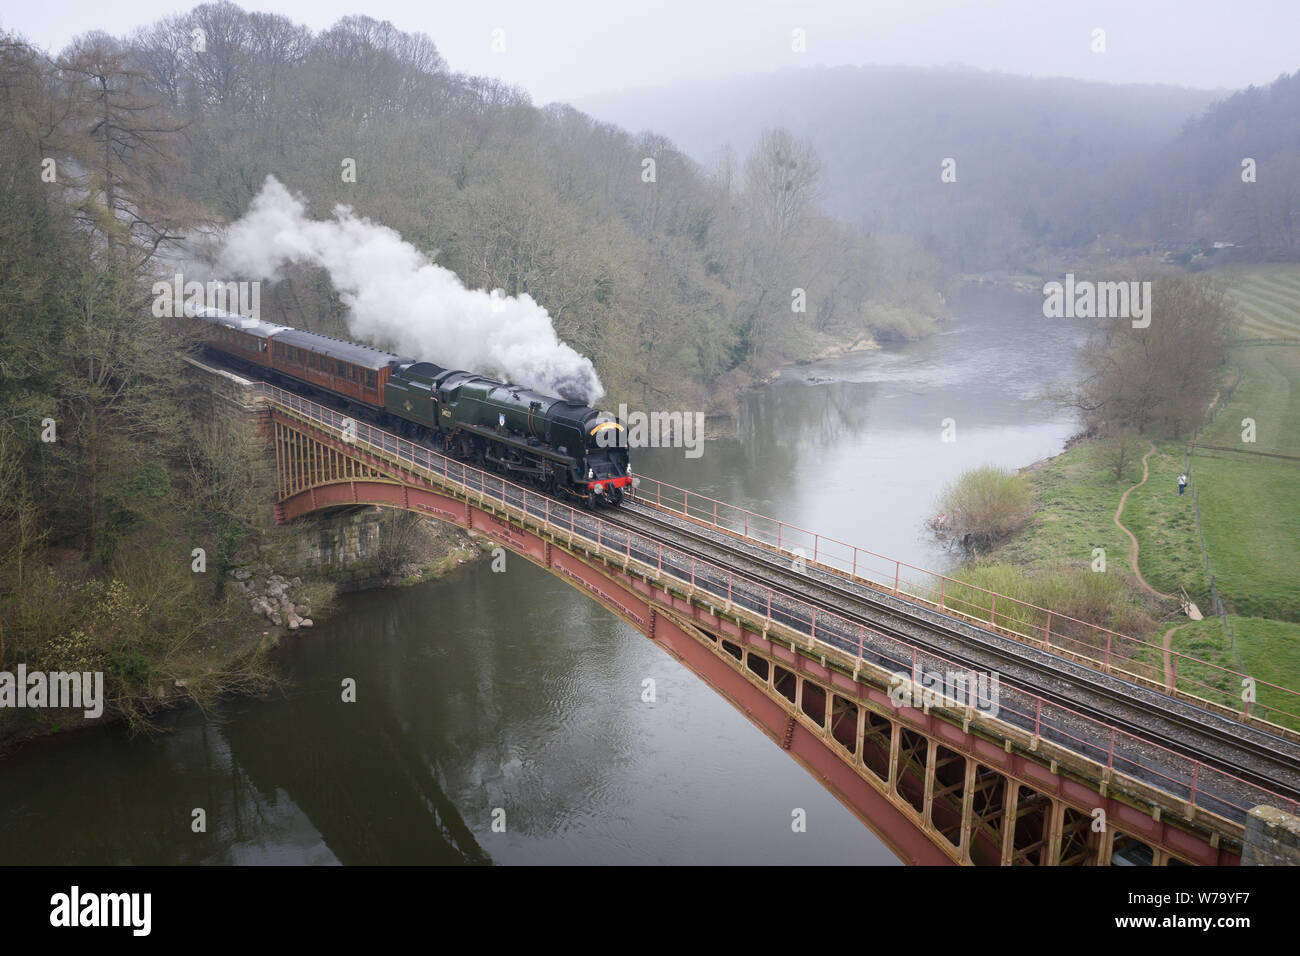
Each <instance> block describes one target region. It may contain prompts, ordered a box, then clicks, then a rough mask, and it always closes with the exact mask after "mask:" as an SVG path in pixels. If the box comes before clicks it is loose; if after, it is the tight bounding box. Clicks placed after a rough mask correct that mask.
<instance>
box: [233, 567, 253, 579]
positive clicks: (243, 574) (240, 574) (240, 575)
mask: <svg viewBox="0 0 1300 956" xmlns="http://www.w3.org/2000/svg"><path fill="white" fill-rule="evenodd" d="M230 574H231V576H232V577H233V578H234V579H235V580H236V581H247V580H248V579H249V578H251V577H252V576H253V572H252V571H245V570H243V569H242V568H241V569H240V570H238V571H231V572H230Z"/></svg>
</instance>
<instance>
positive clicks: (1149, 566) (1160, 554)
mask: <svg viewBox="0 0 1300 956" xmlns="http://www.w3.org/2000/svg"><path fill="white" fill-rule="evenodd" d="M1288 281H1289V282H1291V283H1293V284H1294V285H1296V286H1297V287H1300V270H1294V269H1293V270H1291V272H1290V273H1289V274H1288V275H1287V276H1286V278H1282V277H1281V276H1279V275H1278V273H1277V270H1270V271H1269V272H1268V274H1267V277H1266V278H1265V279H1264V280H1263V281H1262V283H1256V282H1254V281H1253V280H1252V279H1251V278H1250V277H1247V280H1246V283H1245V288H1247V289H1248V290H1251V291H1250V292H1249V293H1248V294H1249V295H1250V300H1251V301H1252V302H1253V303H1254V306H1253V309H1252V312H1251V313H1249V317H1250V319H1251V321H1250V322H1248V324H1247V325H1246V331H1247V335H1248V336H1251V335H1253V336H1254V337H1255V338H1256V339H1258V338H1262V337H1267V338H1268V339H1269V340H1270V342H1271V341H1273V340H1275V339H1276V338H1277V337H1279V336H1288V335H1294V336H1297V337H1300V311H1298V310H1300V306H1298V305H1297V304H1295V303H1300V298H1290V297H1288V296H1286V295H1284V294H1282V293H1283V292H1285V290H1286V288H1288V287H1287V286H1282V285H1279V283H1283V282H1288ZM1275 286H1278V287H1277V288H1274V287H1275ZM1269 304H1271V305H1273V306H1274V307H1275V308H1274V310H1273V311H1272V312H1271V313H1270V312H1266V309H1267V307H1268V305H1269ZM1238 383H1239V384H1238ZM1221 385H1222V389H1221V394H1222V395H1223V396H1224V401H1223V403H1222V404H1221V407H1219V408H1217V409H1216V410H1215V411H1216V413H1215V414H1213V416H1212V418H1211V419H1210V421H1209V422H1208V423H1207V424H1206V425H1205V426H1204V427H1203V428H1202V430H1201V432H1200V433H1199V435H1198V436H1197V437H1196V438H1195V439H1194V441H1193V442H1191V443H1190V445H1189V444H1188V443H1184V442H1181V441H1155V442H1148V441H1147V440H1145V439H1138V440H1135V441H1132V442H1130V447H1128V448H1127V449H1125V450H1124V452H1123V454H1122V455H1121V449H1120V447H1119V443H1118V441H1117V440H1114V439H1111V440H1103V439H1096V438H1086V439H1082V440H1075V441H1072V442H1071V443H1069V445H1068V446H1067V449H1066V450H1065V451H1064V452H1062V453H1061V454H1059V455H1056V456H1054V457H1052V458H1049V459H1046V460H1043V461H1039V462H1035V463H1034V464H1033V465H1030V466H1028V467H1027V468H1024V469H1022V470H1021V473H1022V474H1023V475H1024V476H1025V478H1026V480H1027V481H1028V482H1029V484H1030V487H1031V489H1032V491H1033V494H1034V497H1035V500H1036V502H1037V504H1036V509H1035V514H1034V516H1033V518H1032V520H1031V521H1030V522H1029V523H1028V524H1027V525H1026V526H1025V527H1024V528H1023V529H1021V530H1020V531H1019V532H1018V533H1017V534H1015V535H1014V536H1013V537H1012V538H1011V539H1010V540H1009V541H1007V542H1006V543H1004V544H1003V545H1002V546H1001V547H999V548H998V549H997V550H996V551H995V552H994V553H993V554H991V555H989V556H988V557H987V558H986V559H985V561H984V564H986V565H988V564H992V565H996V566H998V567H1000V568H1001V569H1003V570H1001V571H999V572H997V573H1002V574H1005V575H1008V576H1013V577H1015V576H1018V577H1032V576H1034V575H1042V574H1045V573H1048V571H1049V569H1057V568H1062V567H1064V568H1073V569H1075V570H1076V571H1077V570H1082V569H1088V568H1092V569H1093V570H1094V572H1095V570H1096V567H1097V559H1098V556H1099V555H1100V556H1102V557H1103V560H1104V565H1103V566H1104V568H1105V573H1106V574H1107V575H1117V576H1118V577H1119V579H1120V580H1121V581H1123V583H1124V592H1125V595H1126V598H1125V599H1126V600H1128V601H1131V602H1133V603H1134V604H1135V605H1142V606H1145V607H1146V608H1148V610H1149V612H1150V623H1149V624H1148V625H1147V626H1146V627H1145V628H1143V629H1142V630H1141V631H1140V632H1138V633H1133V635H1132V636H1134V637H1138V638H1141V639H1143V640H1145V641H1148V642H1151V643H1152V644H1154V645H1156V646H1159V645H1161V644H1162V643H1164V644H1165V645H1166V646H1167V648H1168V649H1169V650H1172V651H1176V652H1182V653H1184V654H1187V655H1189V656H1192V657H1196V658H1199V659H1201V660H1205V661H1207V662H1209V663H1213V664H1216V665H1218V666H1220V667H1222V668H1226V669H1228V670H1231V671H1237V672H1241V673H1244V674H1248V675H1250V676H1252V677H1254V678H1255V679H1256V680H1257V681H1259V682H1261V684H1262V683H1271V684H1276V685H1279V686H1282V687H1292V688H1295V687H1300V579H1297V577H1296V575H1295V568H1296V567H1297V566H1298V565H1300V498H1298V497H1297V495H1296V492H1295V489H1296V484H1297V480H1298V479H1300V348H1297V347H1294V346H1287V345H1279V344H1267V345H1262V344H1249V345H1243V346H1241V347H1238V348H1235V349H1234V350H1233V351H1232V353H1231V358H1230V368H1228V369H1227V370H1226V371H1225V373H1224V376H1223V379H1222V382H1221ZM1148 452H1149V453H1148ZM1144 455H1145V456H1146V457H1147V471H1148V472H1149V479H1148V480H1147V481H1146V482H1145V483H1139V482H1141V478H1142V473H1143V465H1142V459H1143V456H1144ZM1121 457H1122V458H1123V461H1121V460H1120V459H1121ZM1182 473H1186V474H1187V475H1188V476H1189V479H1190V484H1189V487H1188V490H1187V493H1185V494H1182V495H1180V494H1179V492H1178V486H1177V476H1178V475H1179V474H1182ZM1126 492H1127V493H1128V498H1127V500H1126V501H1125V505H1124V508H1123V511H1122V516H1121V517H1120V519H1118V520H1117V519H1116V510H1117V506H1118V504H1119V502H1120V499H1121V497H1122V496H1123V495H1124V494H1125V493H1126ZM1121 524H1122V525H1123V527H1121ZM1125 527H1126V528H1127V529H1128V530H1129V531H1131V532H1132V534H1133V536H1134V538H1135V539H1136V548H1137V554H1136V559H1135V563H1136V569H1137V571H1138V572H1139V574H1140V577H1141V579H1143V580H1144V581H1145V582H1146V583H1147V584H1149V586H1150V589H1147V588H1144V587H1143V585H1142V582H1141V581H1139V574H1135V573H1134V572H1133V571H1132V570H1131V569H1130V568H1129V566H1128V565H1129V554H1130V549H1131V546H1132V544H1131V542H1130V541H1129V539H1128V536H1127V535H1126V534H1125V531H1124V528H1125ZM983 573H985V574H988V573H990V572H988V571H984V572H983ZM1152 592H1155V593H1152ZM1183 595H1186V596H1187V598H1189V599H1190V600H1191V601H1192V602H1193V603H1194V604H1195V605H1196V606H1197V608H1198V609H1199V610H1200V611H1201V612H1202V613H1203V615H1204V619H1203V620H1200V621H1194V620H1189V618H1188V617H1186V616H1184V613H1183V609H1182V606H1181V603H1182V602H1181V599H1182V597H1183ZM1220 609H1221V613H1220ZM1116 630H1122V628H1116ZM1205 676H1206V679H1207V680H1210V681H1211V682H1214V683H1216V685H1223V686H1222V687H1221V689H1222V690H1224V691H1225V692H1230V693H1232V694H1234V695H1235V694H1237V693H1239V692H1240V688H1237V687H1228V686H1227V685H1226V682H1227V678H1226V677H1224V676H1222V675H1220V676H1218V677H1215V678H1210V677H1209V675H1208V674H1207V675H1205ZM1273 699H1274V695H1273V694H1272V693H1271V692H1270V691H1269V689H1268V688H1267V687H1263V688H1262V689H1261V691H1260V694H1259V700H1260V701H1261V703H1269V702H1270V701H1271V700H1273ZM1279 703H1281V702H1280V701H1279ZM1291 706H1292V709H1294V707H1293V705H1291Z"/></svg>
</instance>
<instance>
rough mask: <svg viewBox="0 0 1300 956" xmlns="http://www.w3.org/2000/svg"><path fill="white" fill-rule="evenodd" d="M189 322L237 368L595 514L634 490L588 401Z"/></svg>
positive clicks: (306, 336)
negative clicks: (288, 384) (283, 382)
mask: <svg viewBox="0 0 1300 956" xmlns="http://www.w3.org/2000/svg"><path fill="white" fill-rule="evenodd" d="M181 323H182V325H187V326H188V327H189V328H190V329H192V330H194V331H195V332H197V336H198V339H199V341H200V342H201V343H202V344H203V346H204V347H206V348H207V349H209V350H211V351H212V352H215V353H218V354H220V355H222V356H225V357H226V358H227V359H229V360H232V361H233V362H235V363H236V364H239V365H241V366H244V367H251V368H253V369H255V370H256V371H257V372H258V373H259V374H261V375H263V376H266V377H268V378H275V377H277V376H282V377H283V378H286V379H289V380H291V381H292V382H294V383H297V384H298V385H299V386H300V387H301V386H304V385H305V386H307V388H308V390H314V391H316V392H320V393H323V394H324V395H326V396H329V397H330V398H332V399H334V400H335V402H336V404H337V403H338V402H339V401H340V400H341V401H342V403H343V404H345V405H346V406H347V407H348V408H349V409H350V410H353V409H355V410H358V411H362V412H363V413H365V414H366V417H367V418H370V419H371V420H373V421H375V423H376V424H377V425H379V426H380V427H382V428H388V429H390V430H392V431H395V432H397V433H398V434H401V435H403V436H405V437H408V438H412V439H414V440H417V441H420V442H423V443H424V444H427V445H430V446H432V447H435V448H438V449H441V450H442V451H444V452H445V453H446V454H448V455H450V456H451V457H454V458H458V459H460V460H462V461H465V462H469V463H471V464H475V465H479V466H481V467H487V468H491V469H493V470H495V471H498V472H500V473H501V474H503V475H505V476H506V477H508V478H510V479H511V480H513V481H521V482H528V483H530V484H532V485H533V486H534V487H537V488H540V489H541V490H543V491H546V492H548V493H551V494H555V495H557V496H559V497H567V498H572V499H576V500H577V501H579V502H581V503H582V504H584V505H586V506H587V507H590V508H594V507H596V506H597V505H617V504H618V503H620V502H621V501H622V500H623V494H624V489H625V488H627V487H629V486H630V485H631V484H632V466H631V464H630V463H629V461H628V452H627V441H626V430H625V428H624V426H623V424H622V423H621V422H619V421H618V419H617V418H614V417H612V416H610V415H608V414H606V413H605V412H600V411H597V410H596V409H594V408H590V407H589V406H587V405H583V404H581V403H579V402H571V401H567V400H565V399H563V398H555V397H553V396H549V395H541V394H538V393H536V392H532V391H529V390H527V389H524V388H521V387H520V386H518V385H509V384H506V383H503V382H495V381H493V380H492V379H489V378H484V377H483V376H481V375H475V374H474V373H472V372H464V371H457V370H450V369H444V368H442V367H440V366H438V365H434V364H433V363H432V362H417V361H415V360H413V359H408V358H402V357H400V356H397V355H394V354H392V353H391V352H384V351H381V350H379V349H375V348H371V347H370V346H367V345H357V344H355V343H353V342H345V341H343V340H341V339H335V338H331V337H329V336H326V335H318V334H316V333H314V332H304V331H302V330H300V329H295V328H291V327H290V326H286V325H274V324H271V323H269V322H263V321H261V320H260V319H248V318H244V317H243V316H239V315H231V314H230V313H227V312H222V311H220V310H217V309H208V308H202V307H200V308H194V307H191V306H187V307H186V309H185V319H183V320H181Z"/></svg>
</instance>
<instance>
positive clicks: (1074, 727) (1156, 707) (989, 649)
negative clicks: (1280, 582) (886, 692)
mask: <svg viewBox="0 0 1300 956" xmlns="http://www.w3.org/2000/svg"><path fill="white" fill-rule="evenodd" d="M603 517H604V518H605V520H606V521H607V522H609V523H612V524H617V525H619V526H620V527H623V528H625V529H627V531H628V532H629V533H631V534H634V535H638V536H643V537H644V538H646V539H648V540H650V541H655V542H658V543H659V544H662V545H664V546H666V547H670V548H673V549H674V550H676V551H679V552H681V553H683V554H686V555H689V556H691V557H694V558H696V559H697V560H702V561H705V562H708V563H709V564H712V565H724V566H728V567H730V568H731V569H732V570H734V571H736V572H737V573H738V574H742V575H746V576H752V578H753V581H754V583H755V585H757V586H758V587H759V588H762V589H763V590H766V589H767V588H771V589H772V591H774V592H777V593H779V594H782V595H784V596H785V597H786V599H787V600H788V602H789V604H788V607H794V606H796V605H798V604H802V605H805V606H812V607H815V608H818V609H820V610H823V611H825V612H827V613H828V614H833V615H836V616H837V617H839V618H845V619H848V620H850V621H852V622H854V623H857V624H861V625H863V626H865V627H868V628H870V629H872V630H873V631H875V632H877V633H880V634H883V635H885V636H887V637H893V638H897V639H899V640H902V641H906V642H907V643H909V644H914V645H920V646H922V647H924V648H928V649H929V650H931V651H932V652H933V653H934V654H935V655H936V657H937V658H939V659H941V660H942V661H945V662H947V663H948V664H949V665H951V664H957V665H959V666H961V667H963V668H968V669H970V670H972V671H974V672H976V673H980V672H984V673H998V674H1000V675H1001V676H1002V677H1003V678H1004V679H1006V680H1007V681H1009V682H1010V683H1011V684H1013V685H1014V686H1016V687H1017V688H1019V689H1021V690H1024V691H1028V692H1030V693H1032V694H1034V695H1037V696H1038V697H1041V698H1043V699H1044V700H1046V701H1050V702H1052V703H1055V704H1056V705H1058V706H1059V707H1060V708H1062V712H1060V713H1057V714H1053V715H1046V714H1044V715H1035V716H1036V717H1038V718H1039V720H1040V721H1041V724H1042V726H1044V727H1046V728H1049V729H1053V730H1057V731H1059V732H1061V734H1062V736H1066V735H1068V736H1069V737H1071V738H1072V739H1071V740H1070V741H1069V742H1068V743H1067V742H1065V741H1062V743H1064V745H1066V746H1070V747H1071V749H1075V750H1078V749H1080V748H1079V746H1078V743H1079V737H1081V736H1082V734H1081V733H1080V731H1081V730H1082V729H1083V728H1081V727H1079V722H1078V721H1077V720H1074V719H1072V717H1071V714H1070V713H1067V712H1066V711H1069V712H1072V713H1073V714H1077V715H1080V716H1083V717H1089V718H1092V719H1093V720H1097V721H1099V722H1101V723H1104V724H1108V725H1110V726H1113V727H1116V728H1118V729H1120V730H1123V731H1127V732H1128V733H1131V734H1133V735H1134V736H1136V737H1139V738H1145V739H1146V740H1148V741H1150V742H1152V743H1155V744H1159V745H1160V746H1162V747H1165V748H1168V750H1170V751H1173V752H1175V753H1178V754H1182V755H1185V756H1187V757H1190V758H1192V759H1194V760H1197V761H1200V762H1201V763H1203V764H1205V765H1207V766H1210V767H1214V768H1216V769H1218V770H1219V771H1221V772H1222V773H1224V774H1227V775H1230V776H1231V777H1233V778H1236V779H1238V780H1240V781H1242V782H1244V783H1247V784H1253V785H1254V786H1257V787H1261V788H1263V789H1266V790H1270V791H1273V792H1275V793H1279V794H1281V795H1282V796H1285V797H1289V798H1290V799H1300V747H1297V746H1296V745H1295V744H1294V743H1292V742H1290V741H1288V740H1286V739H1284V738H1281V737H1278V736H1275V735H1272V734H1269V733H1267V732H1265V731H1262V730H1258V729H1256V728H1253V727H1249V726H1246V725H1244V724H1241V723H1238V722H1235V721H1232V720H1229V719H1227V718H1224V717H1221V716H1219V715H1217V714H1213V713H1211V712H1209V711H1206V710H1203V709H1201V708H1198V707H1195V706H1193V705H1191V704H1188V703H1186V702H1183V701H1180V700H1177V699H1176V698H1172V697H1169V696H1167V695H1164V694H1160V693H1159V692H1156V691H1152V690H1149V689H1147V688H1144V687H1141V686H1139V685H1136V684H1132V683H1130V682H1127V681H1123V680H1121V679H1119V678H1116V677H1111V676H1109V675H1106V674H1103V673H1101V672H1098V671H1095V670H1093V669H1091V668H1087V667H1084V666H1083V665H1079V664H1075V663H1074V662H1072V661H1069V660H1067V659H1065V658H1061V657H1057V656H1056V655H1052V654H1049V653H1047V652H1044V651H1041V650H1038V649H1036V648H1032V647H1028V646H1026V645H1024V644H1021V643H1019V642H1017V641H1014V640H1011V639H1010V638H1005V637H1002V636H1001V635H998V634H994V633H992V632H989V631H985V630H982V629H980V628H977V627H975V626H973V625H969V624H967V623H965V622H962V621H958V620H955V619H952V618H949V617H947V616H945V615H941V614H939V613H937V612H934V611H931V610H930V609H929V608H924V607H920V606H918V605H915V604H911V603H909V602H907V601H903V600H901V599H899V598H896V597H893V596H892V595H886V594H883V593H882V592H880V591H877V590H875V589H872V588H869V587H866V586H863V585H854V584H851V583H849V582H846V581H844V580H843V579H842V578H838V577H837V576H835V575H832V574H829V573H827V572H824V571H820V570H817V569H807V570H802V571H796V570H794V568H793V566H792V562H790V561H782V560H781V559H780V558H778V557H776V555H774V554H773V553H772V552H771V551H768V550H766V549H763V548H761V547H758V546H755V545H750V544H747V543H744V542H741V541H738V540H737V539H735V538H732V537H730V536H726V535H721V534H718V533H716V532H711V531H709V530H707V529H703V528H700V527H699V526H698V525H696V524H694V523H693V522H690V521H687V520H685V519H681V518H676V517H675V516H671V515H666V514H664V513H662V512H660V511H658V510H656V509H654V508H650V507H648V506H646V505H642V504H638V503H635V502H627V503H625V504H624V505H623V507H622V508H620V509H618V511H617V512H615V513H613V514H607V515H604V516H603ZM632 550H634V551H636V550H641V549H637V548H636V547H635V545H634V544H633V546H632ZM699 577H700V576H699V575H698V574H697V575H696V578H697V580H698V579H699ZM732 590H733V597H732V599H733V601H735V599H736V598H735V594H734V591H735V585H734V581H733V582H732ZM751 596H752V595H751ZM750 609H751V610H756V608H752V607H751V608H750ZM773 616H774V618H778V619H779V617H780V615H779V612H778V613H776V614H774V615H773ZM783 623H787V624H788V623H791V622H790V621H783ZM794 623H795V624H796V625H797V624H799V623H802V622H800V621H795V622H794ZM796 630H806V629H805V628H801V627H798V626H796ZM818 636H819V638H821V639H823V640H824V639H825V637H826V636H827V635H824V634H823V633H822V629H821V628H820V627H819V628H818ZM829 636H831V637H834V631H833V629H831V630H830V634H829ZM845 636H846V637H847V635H845ZM828 643H832V644H834V643H835V642H834V641H833V640H832V641H829V642H828ZM840 647H841V649H842V650H847V651H850V652H852V653H857V651H858V645H857V643H856V642H855V641H849V640H845V641H843V642H842V643H841V644H840ZM864 656H866V657H868V658H869V657H870V655H867V654H864ZM880 656H882V657H883V656H886V655H880ZM876 662H877V663H880V662H881V661H876ZM895 663H897V661H895ZM907 663H908V664H910V661H908V662H907ZM1015 715H1016V716H1019V717H1021V718H1022V719H1021V720H1019V721H1017V720H1015V719H1012V721H1011V722H1012V723H1021V724H1023V723H1024V720H1023V718H1024V717H1025V716H1027V715H1026V714H1025V713H1024V712H1021V711H1016V712H1015ZM1004 719H1005V717H1004ZM1033 723H1034V721H1033V720H1030V721H1029V724H1030V725H1032V724H1033ZM1044 736H1045V737H1049V735H1048V734H1046V733H1044ZM1049 739H1050V737H1049ZM1128 749H1130V750H1131V751H1132V752H1131V753H1128V754H1126V755H1125V758H1124V759H1125V760H1126V762H1129V763H1131V767H1130V769H1129V770H1128V771H1126V772H1131V773H1132V775H1134V776H1138V777H1139V778H1143V777H1145V778H1146V779H1147V781H1148V782H1150V783H1152V784H1153V785H1156V786H1162V788H1164V789H1168V787H1169V784H1170V782H1171V778H1172V780H1173V781H1175V782H1181V783H1182V784H1183V785H1184V786H1186V787H1187V788H1188V790H1189V792H1190V790H1191V787H1192V786H1193V781H1191V780H1190V779H1183V780H1182V781H1178V780H1177V777H1173V775H1172V774H1171V775H1169V776H1164V775H1163V772H1158V773H1155V774H1152V773H1146V774H1144V773H1143V772H1142V771H1143V769H1144V768H1146V767H1147V766H1148V765H1149V764H1150V762H1151V761H1152V759H1153V758H1158V757H1159V753H1158V751H1157V752H1155V753H1152V752H1145V753H1144V752H1141V749H1142V748H1137V747H1129V748H1128ZM1108 751H1109V745H1108V743H1107V744H1105V745H1103V744H1100V743H1098V744H1097V745H1096V748H1095V750H1094V752H1093V753H1090V754H1087V755H1088V756H1092V757H1094V759H1095V758H1097V757H1100V758H1101V759H1102V762H1105V760H1106V759H1107V756H1108ZM1157 762H1159V761H1158V760H1157ZM1135 771H1136V772H1135ZM1211 786H1213V784H1211ZM1229 789H1230V785H1229ZM1197 793H1198V794H1204V793H1205V789H1204V788H1201V789H1198V790H1197ZM1225 796H1226V794H1225ZM1232 816H1239V813H1233V814H1232Z"/></svg>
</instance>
